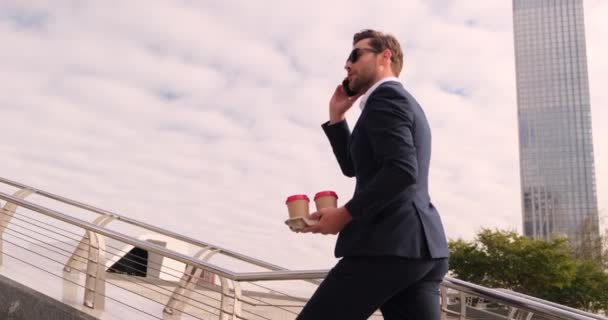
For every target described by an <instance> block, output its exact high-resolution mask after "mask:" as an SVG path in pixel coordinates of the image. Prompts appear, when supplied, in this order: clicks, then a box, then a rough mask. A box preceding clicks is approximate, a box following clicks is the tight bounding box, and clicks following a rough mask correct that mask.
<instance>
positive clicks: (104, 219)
mask: <svg viewBox="0 0 608 320" xmlns="http://www.w3.org/2000/svg"><path fill="white" fill-rule="evenodd" d="M112 220H114V217H111V216H99V217H97V218H96V219H95V220H94V221H93V222H92V223H93V224H95V225H98V226H100V227H105V226H106V225H108V223H110V222H112ZM88 252H89V238H88V236H87V232H85V233H84V236H82V240H80V243H79V244H78V246H77V247H76V249H74V252H73V253H72V256H71V257H70V259H68V261H67V262H66V263H65V265H64V266H63V271H66V272H72V270H84V267H85V265H84V261H82V258H83V257H87V256H88ZM78 258H80V260H79V259H78Z"/></svg>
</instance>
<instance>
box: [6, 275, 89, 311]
mask: <svg viewBox="0 0 608 320" xmlns="http://www.w3.org/2000/svg"><path fill="white" fill-rule="evenodd" d="M0 319H2V320H94V319H96V318H95V317H93V316H91V315H88V314H86V313H83V312H82V311H80V310H76V309H74V308H72V307H70V306H68V305H66V304H63V303H62V302H60V301H57V300H55V299H53V298H50V297H47V296H45V295H43V294H41V293H40V292H37V291H35V290H32V289H30V288H28V287H25V286H23V285H21V284H19V283H17V282H15V281H13V280H10V279H8V278H6V277H4V276H2V275H0Z"/></svg>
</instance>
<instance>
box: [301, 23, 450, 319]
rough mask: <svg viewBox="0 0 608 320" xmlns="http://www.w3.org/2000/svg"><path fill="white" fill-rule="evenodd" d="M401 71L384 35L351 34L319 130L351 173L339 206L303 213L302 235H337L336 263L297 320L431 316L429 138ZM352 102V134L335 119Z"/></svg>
mask: <svg viewBox="0 0 608 320" xmlns="http://www.w3.org/2000/svg"><path fill="white" fill-rule="evenodd" d="M402 66H403V53H402V51H401V47H400V45H399V42H398V41H397V40H396V39H395V38H394V37H393V36H392V35H390V34H385V33H382V32H379V31H374V30H364V31H362V32H359V33H357V34H355V35H354V39H353V49H352V52H351V54H350V55H349V57H348V59H347V61H346V65H345V69H346V71H347V73H348V76H347V80H348V84H347V85H348V89H350V91H353V93H352V94H353V95H352V96H348V95H347V93H346V91H345V89H344V87H343V86H342V85H339V86H338V87H337V88H336V90H335V92H334V94H333V96H332V97H331V100H330V103H329V115H330V120H329V121H328V122H326V123H324V124H323V125H322V127H323V130H324V132H325V134H326V135H327V137H328V139H329V142H330V144H331V147H332V149H333V152H334V154H335V156H336V159H337V160H338V163H339V165H340V168H341V169H342V172H343V173H344V175H346V176H348V177H356V186H355V192H354V195H353V197H352V199H350V201H348V202H347V203H346V204H345V205H344V206H343V207H339V208H326V209H322V210H320V211H318V212H315V213H313V214H311V218H313V219H318V220H319V222H318V223H317V224H315V225H313V226H310V227H308V228H306V229H304V230H303V231H304V232H311V233H321V234H337V233H339V236H338V240H337V243H336V248H335V255H336V257H337V258H340V257H341V258H342V259H341V260H340V261H339V262H338V263H337V264H336V266H335V267H334V268H333V269H332V270H331V271H330V272H329V274H328V276H327V278H325V280H324V281H323V282H322V283H321V285H320V286H319V288H318V289H317V291H316V292H315V293H314V294H313V296H312V297H311V298H310V300H309V301H308V303H307V304H306V306H305V307H304V308H303V310H302V312H301V313H300V315H299V316H298V318H297V319H300V320H324V319H328V320H329V319H331V320H358V319H367V318H368V317H369V316H370V315H371V314H372V313H373V312H374V311H375V310H377V309H378V308H379V309H380V311H381V312H382V314H383V316H384V319H390V320H393V319H408V320H435V319H437V320H439V319H440V314H441V310H440V303H439V285H440V283H441V281H442V279H443V277H444V275H445V274H446V272H447V270H448V265H447V257H448V247H447V243H446V238H445V233H444V231H443V226H442V224H441V219H440V217H439V214H438V212H437V210H436V209H435V207H434V206H433V204H431V200H430V196H429V192H428V174H429V162H430V156H431V132H430V128H429V124H428V122H427V120H426V117H425V115H424V112H423V111H422V109H421V107H420V105H418V103H417V102H416V100H415V99H414V98H413V97H412V96H411V95H410V94H409V93H408V92H407V91H406V90H405V89H404V87H403V85H402V84H401V83H400V82H399V80H398V79H397V76H399V74H400V72H401V69H402ZM359 97H361V104H360V106H361V108H362V112H361V115H360V117H359V120H358V121H357V124H356V125H355V127H354V128H353V131H352V133H351V132H350V129H349V127H348V124H347V123H346V120H345V117H344V115H345V113H346V112H347V111H348V110H349V109H350V108H351V106H352V105H353V103H354V102H355V100H357V99H358V98H359Z"/></svg>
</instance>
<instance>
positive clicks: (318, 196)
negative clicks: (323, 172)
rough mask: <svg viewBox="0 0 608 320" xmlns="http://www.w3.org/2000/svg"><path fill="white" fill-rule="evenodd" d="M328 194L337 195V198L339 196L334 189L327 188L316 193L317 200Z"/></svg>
mask: <svg viewBox="0 0 608 320" xmlns="http://www.w3.org/2000/svg"><path fill="white" fill-rule="evenodd" d="M326 196H332V197H336V199H337V198H338V195H337V194H336V193H335V192H334V191H331V190H326V191H319V192H317V194H315V200H317V198H320V197H326Z"/></svg>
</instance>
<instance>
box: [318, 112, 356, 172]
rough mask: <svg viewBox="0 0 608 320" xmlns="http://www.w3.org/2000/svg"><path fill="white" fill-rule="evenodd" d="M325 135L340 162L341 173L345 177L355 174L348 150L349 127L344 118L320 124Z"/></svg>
mask: <svg viewBox="0 0 608 320" xmlns="http://www.w3.org/2000/svg"><path fill="white" fill-rule="evenodd" d="M321 127H322V128H323V131H324V132H325V135H326V136H327V138H328V139H329V143H330V144H331V148H332V150H333V152H334V155H335V156H336V159H337V160H338V163H339V164H340V169H342V173H343V174H344V175H345V176H347V177H354V176H355V169H354V167H353V163H352V161H351V159H350V155H349V152H348V140H349V139H350V129H349V128H348V123H347V122H346V120H343V121H340V122H337V123H334V124H329V121H328V122H325V123H324V124H323V125H322V126H321Z"/></svg>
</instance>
